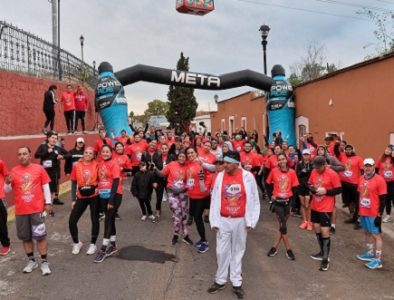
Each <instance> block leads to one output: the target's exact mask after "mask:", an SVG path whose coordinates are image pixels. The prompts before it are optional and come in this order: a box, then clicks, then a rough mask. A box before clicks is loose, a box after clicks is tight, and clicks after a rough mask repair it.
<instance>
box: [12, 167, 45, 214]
mask: <svg viewBox="0 0 394 300" xmlns="http://www.w3.org/2000/svg"><path fill="white" fill-rule="evenodd" d="M11 175H12V178H13V179H12V182H11V184H12V187H13V190H14V200H15V214H16V215H30V214H34V213H40V212H43V211H44V202H45V200H44V192H43V190H42V186H43V185H44V184H47V183H49V182H50V181H51V180H50V179H49V176H48V173H47V172H46V171H45V169H44V168H43V167H42V166H41V165H38V164H29V165H28V166H26V167H24V166H21V165H18V166H16V167H14V168H12V170H11Z"/></svg>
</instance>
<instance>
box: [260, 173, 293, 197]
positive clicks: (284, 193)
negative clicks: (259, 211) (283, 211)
mask: <svg viewBox="0 0 394 300" xmlns="http://www.w3.org/2000/svg"><path fill="white" fill-rule="evenodd" d="M267 183H268V184H271V183H273V185H274V191H273V192H272V194H273V195H274V196H275V197H278V198H282V199H287V198H290V197H291V196H293V191H292V188H293V187H296V186H298V185H300V183H299V182H298V178H297V174H296V172H295V171H294V170H293V169H289V170H288V171H287V172H282V171H281V170H280V169H279V168H274V169H273V170H272V171H271V172H270V174H269V175H268V178H267Z"/></svg>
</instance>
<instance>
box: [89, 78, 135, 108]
mask: <svg viewBox="0 0 394 300" xmlns="http://www.w3.org/2000/svg"><path fill="white" fill-rule="evenodd" d="M114 103H116V104H127V100H126V98H125V96H124V91H123V87H122V85H121V83H120V82H119V81H118V80H117V79H116V78H114V77H112V76H104V77H101V78H100V79H99V82H98V83H97V87H96V108H97V109H98V110H101V109H104V108H107V107H109V106H111V105H112V104H114Z"/></svg>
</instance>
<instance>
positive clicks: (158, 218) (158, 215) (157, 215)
mask: <svg viewBox="0 0 394 300" xmlns="http://www.w3.org/2000/svg"><path fill="white" fill-rule="evenodd" d="M155 219H156V221H155V223H159V222H160V214H156V216H155Z"/></svg>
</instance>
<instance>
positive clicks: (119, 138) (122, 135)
mask: <svg viewBox="0 0 394 300" xmlns="http://www.w3.org/2000/svg"><path fill="white" fill-rule="evenodd" d="M111 135H112V139H113V140H114V141H117V142H121V143H122V144H123V146H126V145H127V142H128V140H129V139H130V137H129V136H128V135H127V133H126V130H124V129H123V130H122V131H121V132H120V136H115V135H114V133H113V132H111ZM130 142H131V141H130Z"/></svg>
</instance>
